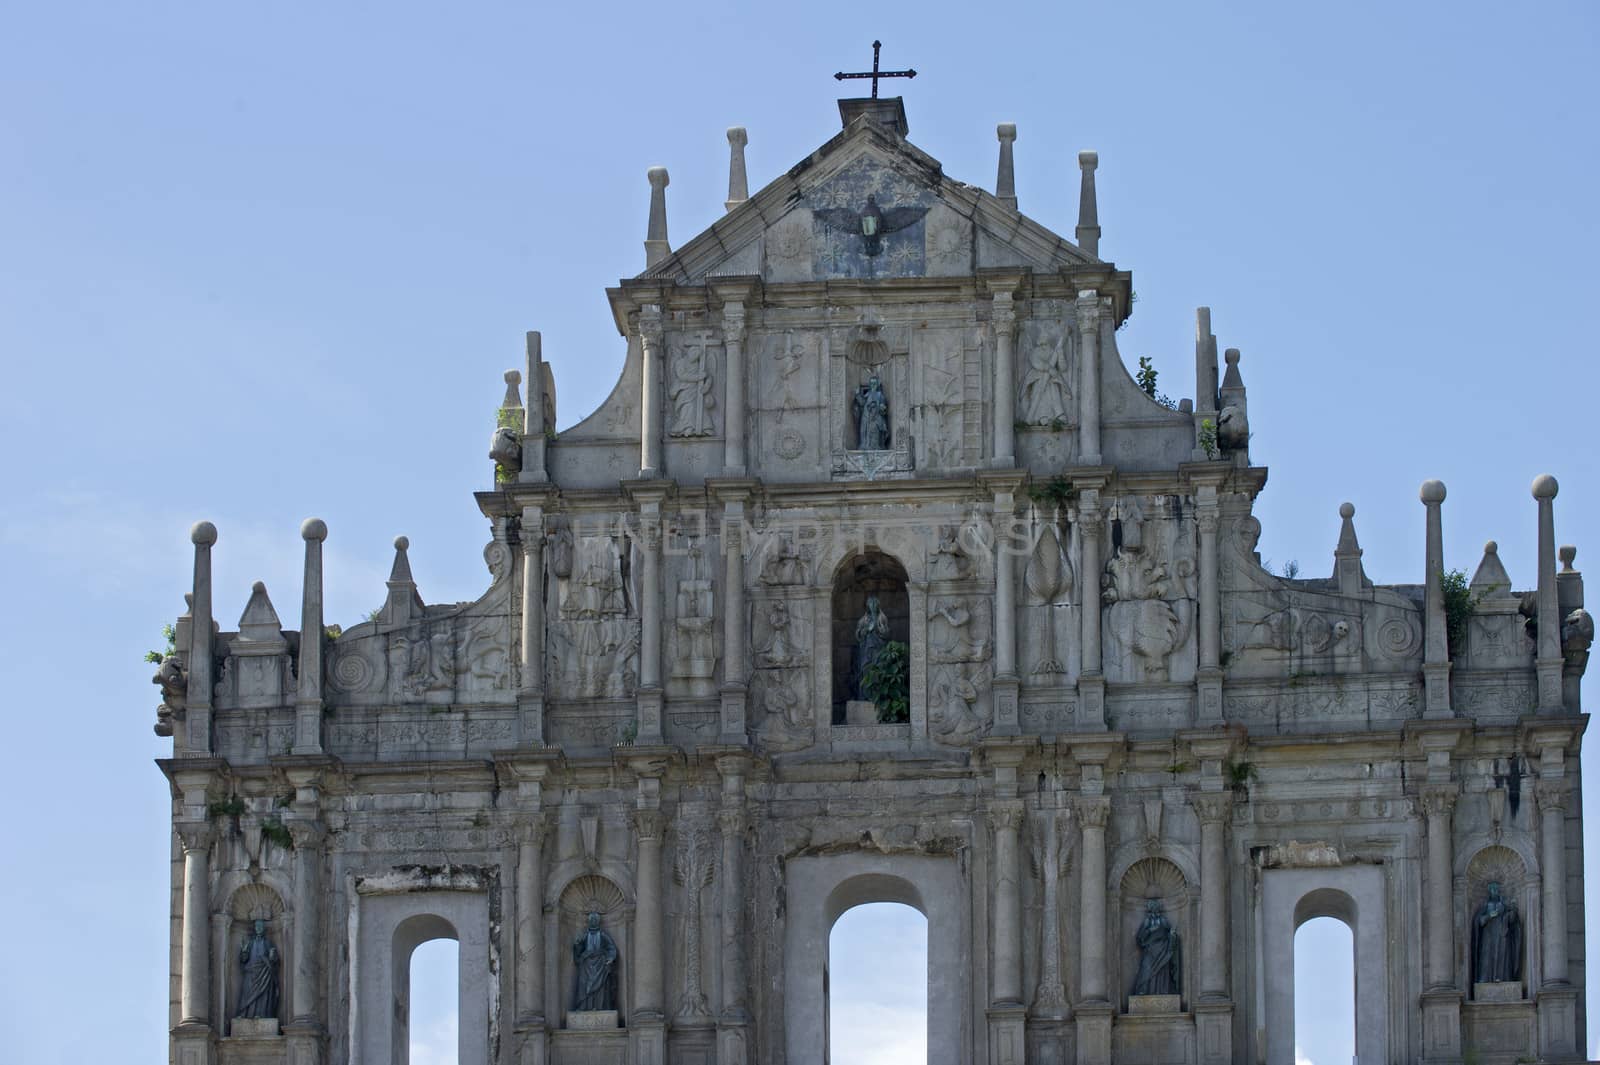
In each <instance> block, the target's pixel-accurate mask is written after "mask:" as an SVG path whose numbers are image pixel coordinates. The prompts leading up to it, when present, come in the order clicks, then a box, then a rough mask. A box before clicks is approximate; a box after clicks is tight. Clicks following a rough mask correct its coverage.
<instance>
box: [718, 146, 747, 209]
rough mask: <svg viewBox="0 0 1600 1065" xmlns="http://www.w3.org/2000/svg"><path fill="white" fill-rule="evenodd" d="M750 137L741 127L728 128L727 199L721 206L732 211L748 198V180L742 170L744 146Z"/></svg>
mask: <svg viewBox="0 0 1600 1065" xmlns="http://www.w3.org/2000/svg"><path fill="white" fill-rule="evenodd" d="M749 143H750V135H749V134H748V133H746V132H745V131H744V127H743V126H729V127H728V198H727V199H726V200H724V201H723V204H722V206H723V207H725V208H727V209H728V210H730V211H731V210H733V209H734V208H735V207H737V206H739V205H740V204H741V203H743V202H744V201H746V200H748V199H749V198H750V179H749V177H748V176H747V175H746V173H745V169H744V146H745V145H747V144H749Z"/></svg>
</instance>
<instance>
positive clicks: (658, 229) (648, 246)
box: [644, 166, 672, 270]
mask: <svg viewBox="0 0 1600 1065" xmlns="http://www.w3.org/2000/svg"><path fill="white" fill-rule="evenodd" d="M644 176H645V177H646V178H647V179H648V180H649V182H650V226H649V228H648V229H647V230H645V235H644V268H645V269H646V270H648V269H650V268H651V267H652V266H654V265H656V263H659V262H661V261H662V260H664V259H666V257H667V256H669V255H671V254H672V246H671V245H669V244H668V243H667V185H668V184H669V183H670V180H671V179H670V178H668V177H667V168H666V167H664V166H653V167H651V168H650V169H649V170H647V171H645V175H644Z"/></svg>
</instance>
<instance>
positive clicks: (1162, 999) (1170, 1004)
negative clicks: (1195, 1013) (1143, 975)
mask: <svg viewBox="0 0 1600 1065" xmlns="http://www.w3.org/2000/svg"><path fill="white" fill-rule="evenodd" d="M1128 1012H1129V1013H1131V1014H1133V1015H1134V1016H1136V1017H1139V1016H1145V1015H1148V1014H1152V1013H1182V1012H1183V999H1182V997H1181V996H1179V995H1129V996H1128Z"/></svg>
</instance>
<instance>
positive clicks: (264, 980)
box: [233, 920, 278, 1019]
mask: <svg viewBox="0 0 1600 1065" xmlns="http://www.w3.org/2000/svg"><path fill="white" fill-rule="evenodd" d="M239 965H240V968H241V969H243V973H242V975H241V977H240V980H239V1008H238V1009H237V1010H235V1011H234V1014H233V1015H234V1016H235V1017H244V1018H248V1019H260V1018H270V1017H276V1016H277V1015H278V948H277V947H275V946H273V945H272V944H271V942H269V941H268V940H267V922H265V921H262V920H257V921H256V922H255V924H254V925H253V926H252V930H251V933H250V938H249V939H247V940H245V941H244V946H242V947H240V948H239Z"/></svg>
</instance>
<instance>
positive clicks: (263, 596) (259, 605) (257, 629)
mask: <svg viewBox="0 0 1600 1065" xmlns="http://www.w3.org/2000/svg"><path fill="white" fill-rule="evenodd" d="M237 642H239V643H247V644H258V645H262V646H266V645H269V644H281V645H284V646H287V643H286V641H285V640H284V638H283V623H282V622H281V621H279V620H278V612H277V611H276V610H274V609H273V608H272V599H271V598H270V597H269V596H268V595H267V586H266V585H265V584H263V583H262V582H261V581H256V582H255V584H253V585H251V586H250V601H249V602H247V603H245V605H244V613H243V614H241V615H240V616H239V635H238V637H237Z"/></svg>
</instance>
